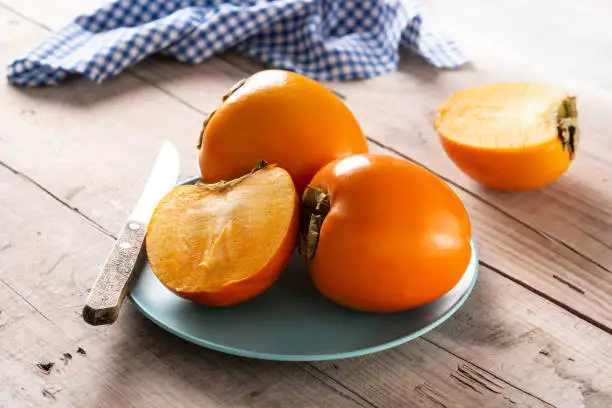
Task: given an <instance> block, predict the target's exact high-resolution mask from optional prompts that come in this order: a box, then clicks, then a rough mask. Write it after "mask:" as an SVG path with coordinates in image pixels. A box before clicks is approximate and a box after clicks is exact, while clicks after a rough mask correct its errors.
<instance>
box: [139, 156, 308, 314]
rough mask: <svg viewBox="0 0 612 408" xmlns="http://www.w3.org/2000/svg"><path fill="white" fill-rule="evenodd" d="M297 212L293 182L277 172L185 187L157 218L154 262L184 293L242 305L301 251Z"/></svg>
mask: <svg viewBox="0 0 612 408" xmlns="http://www.w3.org/2000/svg"><path fill="white" fill-rule="evenodd" d="M298 213H299V199H298V196H297V193H296V190H295V186H294V184H293V182H292V180H291V176H290V175H289V173H287V172H286V171H285V170H283V169H281V168H278V167H276V166H270V165H268V166H266V167H264V168H262V169H258V170H254V171H253V172H252V173H250V174H247V175H245V176H243V177H240V178H239V179H235V180H232V181H230V182H220V183H216V184H210V185H206V184H195V185H183V186H178V187H176V188H175V189H174V190H173V191H172V192H170V193H169V194H168V195H167V196H166V197H164V198H163V199H162V200H161V201H160V203H159V204H158V206H157V208H156V210H155V212H154V214H153V217H152V218H151V222H150V223H149V228H148V232H147V241H146V247H147V256H148V258H149V262H150V264H151V268H152V270H153V272H154V273H155V275H156V276H157V277H158V279H159V280H160V281H161V282H162V283H163V284H164V285H165V286H166V287H168V288H169V289H170V290H172V291H174V292H175V293H177V294H178V295H180V296H183V297H186V298H189V299H192V300H195V301H198V302H200V303H203V304H206V305H211V306H212V305H216V306H221V305H230V304H235V303H238V302H241V301H244V300H247V299H249V298H251V297H253V296H255V295H257V294H259V293H260V292H262V291H263V290H265V289H266V288H267V287H269V286H270V285H271V284H272V283H274V281H275V280H276V279H277V278H278V276H279V275H280V273H281V272H282V270H283V268H284V267H285V265H286V263H287V262H288V261H289V258H290V257H291V253H292V252H293V249H294V246H295V241H296V239H297V228H298V218H299V217H298Z"/></svg>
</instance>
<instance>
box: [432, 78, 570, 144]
mask: <svg viewBox="0 0 612 408" xmlns="http://www.w3.org/2000/svg"><path fill="white" fill-rule="evenodd" d="M566 97H567V93H566V92H565V91H564V90H563V89H562V88H560V87H557V86H554V85H547V84H537V83H501V84H495V85H489V86H482V87H476V88H471V89H468V90H465V91H461V92H457V93H456V94H455V95H453V96H452V97H451V98H450V99H449V100H448V101H447V103H446V104H445V105H444V106H443V107H442V108H441V109H440V111H439V113H440V120H439V130H440V132H442V133H443V134H444V135H445V137H447V138H449V139H451V140H454V141H455V142H458V143H462V144H466V145H472V146H478V147H482V148H490V149H512V148H524V147H527V146H535V145H539V144H542V143H545V142H547V141H549V140H551V139H556V138H557V124H556V118H555V113H556V111H557V108H558V107H559V104H560V103H561V102H562V100H563V99H564V98H566Z"/></svg>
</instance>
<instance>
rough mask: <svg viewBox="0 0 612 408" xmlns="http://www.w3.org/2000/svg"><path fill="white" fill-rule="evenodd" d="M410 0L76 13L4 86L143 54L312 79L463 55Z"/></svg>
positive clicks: (442, 62) (156, 6) (250, 1)
mask: <svg viewBox="0 0 612 408" xmlns="http://www.w3.org/2000/svg"><path fill="white" fill-rule="evenodd" d="M434 24H435V23H434V22H433V21H432V17H431V16H430V15H427V14H426V10H425V9H424V6H423V4H421V1H420V0H403V1H402V0H118V1H114V2H112V3H109V4H107V5H105V6H104V7H102V8H100V9H99V10H97V11H95V12H93V13H92V14H89V15H81V16H79V17H77V18H76V19H75V20H74V21H73V22H72V23H70V24H69V25H67V26H66V27H64V28H63V29H61V30H60V31H58V32H57V33H54V34H52V35H51V36H50V37H49V38H47V39H46V40H44V41H43V42H42V43H40V44H38V45H37V46H36V47H35V48H34V49H32V50H31V51H29V52H28V53H27V54H26V55H25V56H23V57H22V58H18V59H16V60H15V61H13V62H12V63H11V64H10V65H9V66H8V69H7V78H8V81H9V82H10V83H11V84H14V85H16V86H21V87H40V86H49V85H57V84H59V83H60V82H61V81H62V80H63V79H65V78H66V77H68V76H69V75H71V74H81V75H84V76H85V77H87V78H89V79H90V80H92V81H94V82H98V83H99V82H102V81H104V80H105V79H107V78H109V77H112V76H114V75H117V74H118V73H120V72H121V71H123V70H124V69H126V68H128V67H130V66H133V65H135V64H137V63H138V62H139V61H141V60H142V59H144V58H146V57H147V56H150V55H152V54H156V53H159V54H163V55H167V56H171V57H173V58H176V59H177V60H179V61H182V62H186V63H192V64H195V63H199V62H201V61H203V60H205V59H206V58H208V57H210V56H212V55H214V54H217V53H220V52H223V51H225V50H228V49H230V48H231V49H233V50H237V51H238V52H241V53H244V54H246V55H247V56H249V57H251V58H253V59H255V60H257V61H260V62H262V63H264V64H266V65H268V66H270V67H276V68H282V69H287V70H291V71H295V72H298V73H301V74H303V75H306V76H309V77H311V78H314V79H317V80H327V81H340V80H350V79H363V78H370V77H373V76H376V75H380V74H383V73H387V72H390V71H392V70H395V69H397V67H398V63H399V48H400V47H401V46H404V47H406V48H408V49H409V50H411V51H413V52H415V53H417V54H419V55H421V56H422V57H423V58H424V59H425V60H426V61H428V62H429V63H430V64H431V65H433V66H435V67H439V68H455V67H458V66H460V65H462V64H463V63H464V62H465V61H466V58H465V57H464V55H463V53H462V51H461V50H460V49H459V48H458V47H457V45H456V44H455V42H454V41H453V40H452V39H451V38H448V37H447V36H446V34H444V32H442V31H440V29H439V27H436V26H435V25H434Z"/></svg>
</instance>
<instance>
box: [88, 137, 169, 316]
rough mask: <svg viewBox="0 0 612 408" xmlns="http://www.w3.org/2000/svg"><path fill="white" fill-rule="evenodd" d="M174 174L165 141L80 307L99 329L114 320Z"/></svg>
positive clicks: (167, 144)
mask: <svg viewBox="0 0 612 408" xmlns="http://www.w3.org/2000/svg"><path fill="white" fill-rule="evenodd" d="M178 174H179V155H178V152H177V151H176V148H175V147H174V145H173V144H172V142H170V141H168V140H165V141H164V142H163V144H162V147H161V149H160V151H159V154H158V156H157V159H156V160H155V164H154V165H153V170H152V171H151V174H150V175H149V179H148V180H147V183H146V184H145V187H144V189H143V191H142V194H141V195H140V198H139V199H138V201H137V203H136V205H135V206H134V209H133V210H132V213H131V214H130V216H129V217H128V219H127V221H126V223H125V224H124V226H123V228H122V230H121V232H120V233H119V236H118V237H117V241H116V242H115V244H114V245H113V248H112V250H111V252H110V254H109V256H108V258H107V259H106V262H105V263H104V265H103V266H102V269H101V271H100V273H99V275H98V278H97V279H96V281H95V282H94V284H93V287H92V288H91V291H90V292H89V296H88V297H87V301H86V303H85V307H84V308H83V319H84V320H85V321H86V322H87V323H89V324H91V325H93V326H99V325H103V324H111V323H113V322H115V320H117V317H118V316H119V310H120V309H121V305H122V304H123V301H124V300H125V297H126V296H127V293H128V291H129V289H130V285H131V283H132V282H133V280H134V277H135V276H134V275H136V271H137V270H138V266H139V264H140V262H141V260H142V255H143V253H144V252H145V251H144V250H143V249H144V238H145V234H146V229H147V225H148V222H149V220H150V218H151V216H152V215H153V211H154V210H155V207H156V206H157V204H158V203H159V200H161V199H162V198H163V197H164V195H166V194H167V193H168V192H169V191H170V190H172V188H173V187H174V186H175V185H176V182H177V179H178Z"/></svg>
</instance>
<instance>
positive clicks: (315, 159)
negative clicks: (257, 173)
mask: <svg viewBox="0 0 612 408" xmlns="http://www.w3.org/2000/svg"><path fill="white" fill-rule="evenodd" d="M200 138H201V141H200V144H199V146H198V148H199V149H200V151H199V163H198V164H199V167H200V174H201V177H202V180H203V181H204V182H207V183H215V182H217V181H220V180H231V179H233V178H236V177H239V176H240V175H241V174H244V173H246V172H248V171H249V170H250V168H251V167H252V166H253V163H256V162H257V161H258V160H266V161H267V162H269V163H275V164H277V165H278V166H279V167H282V168H284V169H286V170H287V171H288V172H289V174H291V176H292V177H293V181H294V183H295V185H296V187H297V190H298V194H301V192H302V190H303V189H304V187H305V186H306V184H308V182H309V181H310V179H311V178H312V176H314V174H315V173H316V172H317V171H318V170H319V169H320V168H321V167H323V166H324V165H325V164H326V163H328V162H330V161H331V160H334V159H337V158H341V157H346V156H349V155H352V154H357V153H366V152H368V146H367V142H366V139H365V136H364V135H363V132H362V130H361V128H360V126H359V124H358V122H357V120H356V118H355V117H354V116H353V113H352V112H351V111H350V110H349V109H348V107H347V106H346V105H345V104H344V102H342V100H340V99H339V98H338V97H337V96H336V95H334V94H333V93H332V92H331V91H330V90H329V89H327V88H326V87H324V86H323V85H322V84H321V83H319V82H317V81H314V80H312V79H310V78H308V77H305V76H303V75H300V74H297V73H293V72H289V71H284V70H276V69H269V70H264V71H260V72H258V73H255V74H254V75H252V76H250V77H248V78H247V79H245V80H243V81H241V82H239V83H237V84H236V85H234V87H233V88H232V89H230V90H229V91H228V93H227V94H226V95H225V96H224V97H223V100H222V102H221V105H220V106H219V107H218V108H217V109H216V110H215V111H214V112H213V113H212V114H211V115H209V117H208V118H207V119H206V121H205V122H204V126H203V129H202V132H201V135H200Z"/></svg>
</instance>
